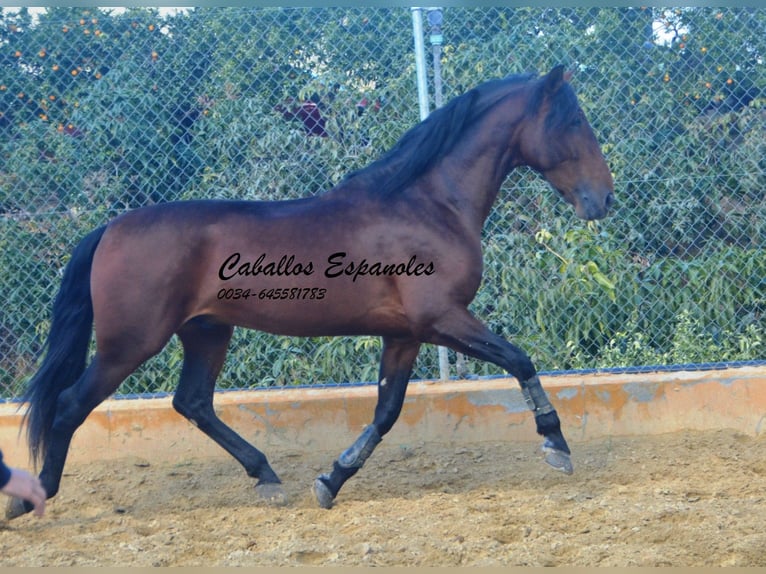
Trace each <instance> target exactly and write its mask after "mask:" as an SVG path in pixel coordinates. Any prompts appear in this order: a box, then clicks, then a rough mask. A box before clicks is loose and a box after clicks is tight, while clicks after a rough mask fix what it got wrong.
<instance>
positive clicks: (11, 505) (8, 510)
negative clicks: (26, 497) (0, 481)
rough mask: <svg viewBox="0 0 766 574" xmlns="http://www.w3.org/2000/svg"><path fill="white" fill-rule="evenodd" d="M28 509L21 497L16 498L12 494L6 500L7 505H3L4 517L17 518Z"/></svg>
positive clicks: (7, 518) (8, 518)
mask: <svg viewBox="0 0 766 574" xmlns="http://www.w3.org/2000/svg"><path fill="white" fill-rule="evenodd" d="M30 510H32V509H31V508H27V507H26V504H25V503H24V501H23V500H22V499H21V498H16V497H15V496H14V497H12V498H11V499H10V500H9V501H8V505H7V506H6V507H5V519H6V520H13V519H14V518H18V517H19V516H21V515H22V514H26V513H27V512H29V511H30Z"/></svg>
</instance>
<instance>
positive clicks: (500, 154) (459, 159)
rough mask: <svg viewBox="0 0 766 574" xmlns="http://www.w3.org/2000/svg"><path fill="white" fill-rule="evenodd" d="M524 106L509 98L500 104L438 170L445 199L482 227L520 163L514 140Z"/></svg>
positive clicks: (472, 222)
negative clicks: (506, 180) (475, 132)
mask: <svg viewBox="0 0 766 574" xmlns="http://www.w3.org/2000/svg"><path fill="white" fill-rule="evenodd" d="M522 115H523V107H521V106H519V105H518V104H513V103H512V102H510V101H506V102H504V103H501V104H498V106H497V107H496V109H493V110H492V111H491V112H490V113H488V114H486V116H485V117H484V118H483V119H482V120H481V122H480V125H478V126H477V127H476V130H477V135H474V137H466V138H465V140H464V141H463V142H462V143H461V144H460V145H459V146H457V147H456V149H455V150H454V151H453V153H451V154H450V155H449V156H448V157H446V158H444V160H443V162H442V163H441V165H440V166H437V167H436V170H437V171H439V170H443V173H441V174H439V176H438V177H439V180H440V181H441V182H442V185H441V192H442V194H443V200H446V201H448V202H450V203H451V204H452V205H454V206H456V208H457V209H459V211H460V212H461V213H462V216H463V217H464V218H466V219H467V220H470V223H471V224H472V225H473V226H474V227H476V228H477V229H479V230H480V229H481V228H482V227H483V225H484V221H485V220H486V219H487V217H488V216H489V213H490V211H491V209H492V206H493V204H494V203H495V200H496V199H497V195H498V193H499V191H500V186H501V185H502V184H503V182H504V181H505V179H506V177H508V174H509V173H510V172H511V170H512V169H513V168H514V167H516V165H517V160H518V158H517V153H516V145H515V140H516V139H517V136H516V133H515V132H516V130H517V128H518V125H519V120H520V118H521V117H522Z"/></svg>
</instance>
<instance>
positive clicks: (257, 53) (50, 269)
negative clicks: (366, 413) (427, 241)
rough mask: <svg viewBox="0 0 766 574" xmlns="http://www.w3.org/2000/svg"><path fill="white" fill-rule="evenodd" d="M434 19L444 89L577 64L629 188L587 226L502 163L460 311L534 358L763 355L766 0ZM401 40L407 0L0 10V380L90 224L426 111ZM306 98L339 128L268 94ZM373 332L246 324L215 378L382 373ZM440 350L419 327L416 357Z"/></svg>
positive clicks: (19, 378)
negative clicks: (477, 271)
mask: <svg viewBox="0 0 766 574" xmlns="http://www.w3.org/2000/svg"><path fill="white" fill-rule="evenodd" d="M442 32H443V36H444V45H443V46H442V51H441V69H442V79H443V91H444V99H445V101H446V100H448V99H449V98H450V97H453V96H456V95H458V94H460V93H462V92H464V91H465V90H467V89H469V88H470V87H472V86H474V85H476V84H478V83H479V82H481V81H484V80H486V79H489V78H491V77H497V76H504V75H507V74H510V73H519V72H526V71H538V72H545V71H547V70H548V69H550V68H551V67H552V66H553V65H555V64H559V63H563V64H566V65H567V66H568V67H569V68H570V69H572V70H574V72H575V75H574V79H573V84H574V85H575V88H576V90H577V92H578V95H579V97H580V100H581V102H582V104H583V108H584V110H585V112H586V115H587V116H588V119H589V121H590V123H591V124H592V125H593V127H594V130H595V131H596V134H597V136H598V138H599V140H600V141H601V142H602V144H603V149H604V152H605V154H606V156H607V159H608V162H609V164H610V167H611V169H612V171H613V173H614V176H615V183H616V188H617V206H616V213H615V215H614V216H613V217H611V218H610V219H607V220H604V221H601V222H598V224H589V225H586V224H583V223H582V222H581V221H579V220H576V219H575V218H574V216H573V214H572V212H571V208H570V207H569V206H567V205H565V204H564V203H563V202H562V201H561V200H560V198H558V197H557V196H556V195H555V194H554V193H552V192H551V190H550V189H549V187H548V186H547V184H545V183H544V182H543V181H542V180H541V178H540V177H539V176H538V175H537V174H534V173H532V172H531V171H529V170H517V171H515V172H514V173H512V175H511V176H510V177H509V178H508V181H507V182H506V183H505V185H504V186H503V189H502V190H501V194H500V197H499V199H498V202H497V204H496V205H495V208H494V210H493V211H492V213H491V214H490V216H489V218H488V220H487V222H486V225H485V230H484V245H485V274H484V281H483V284H482V287H481V289H480V292H479V294H478V296H477V298H476V299H475V301H474V302H473V304H472V306H471V309H472V311H473V312H474V313H475V314H476V315H477V316H478V317H479V318H481V319H482V320H483V321H485V322H486V323H487V324H488V325H489V326H490V328H491V329H492V330H494V331H495V332H498V333H499V334H502V335H503V336H505V337H507V338H509V339H511V340H513V341H514V342H515V343H517V344H518V345H519V346H520V347H522V348H523V349H525V350H527V351H528V352H529V353H530V354H531V355H532V357H533V359H534V360H535V361H536V363H537V365H538V367H539V368H540V369H547V370H553V369H571V368H592V367H607V366H627V365H636V364H669V363H690V362H715V361H732V360H754V359H764V358H765V356H764V340H765V336H764V327H763V325H764V319H763V318H764V312H765V311H766V279H764V278H766V256H765V255H764V245H765V244H766V143H764V142H766V139H764V137H763V135H764V126H766V115H764V114H765V112H764V103H765V102H766V67H765V66H764V63H763V59H764V54H765V53H766V11H764V10H762V9H753V8H726V9H719V8H684V9H660V8H599V7H591V8H544V9H540V8H505V7H493V8H458V7H454V8H453V7H448V8H445V9H444V27H443V30H442ZM426 34H427V30H426ZM426 43H427V38H426ZM412 44H413V42H412V22H411V12H410V10H409V9H401V8H370V7H355V8H318V9H303V8H263V9H245V8H234V7H231V8H196V9H192V10H189V11H186V12H182V13H180V14H178V15H174V16H165V15H161V14H160V12H159V11H158V10H156V9H151V8H130V9H127V10H124V11H119V12H118V11H112V10H110V9H100V8H72V7H50V8H47V9H46V10H45V11H44V12H43V13H41V14H40V15H39V17H38V19H37V21H35V20H34V19H33V17H32V16H31V15H30V13H29V12H28V11H27V10H26V9H22V10H21V11H19V12H18V13H10V12H8V11H5V10H2V11H0V290H2V293H3V296H4V305H3V307H2V309H0V395H1V396H8V397H14V396H18V394H19V393H20V390H21V388H22V387H23V382H24V380H25V379H26V378H27V377H28V376H29V375H30V374H31V372H32V371H33V366H34V361H35V360H36V357H37V356H38V354H39V352H40V350H41V347H42V344H43V342H44V339H45V335H46V334H47V327H48V321H49V316H48V313H49V309H50V305H51V302H52V299H53V297H54V295H55V293H56V290H57V289H58V285H59V282H60V277H61V273H62V269H63V266H64V264H65V262H66V260H67V258H68V257H69V253H70V252H71V249H72V247H73V246H74V244H75V243H76V242H77V240H78V239H79V238H80V237H82V236H83V235H84V234H85V233H86V232H87V231H88V230H90V229H92V228H93V227H96V226H97V225H100V224H102V223H104V222H105V221H107V220H108V219H109V218H110V217H112V216H114V215H115V214H117V213H120V212H122V211H124V210H125V209H128V208H132V207H136V206H140V205H145V204H150V203H156V202H160V201H169V200H174V199H188V198H197V197H218V198H235V197H236V198H246V199H271V200H279V199H287V198H294V197H304V196H307V195H313V194H318V193H322V192H323V191H325V190H326V189H328V188H330V187H332V186H333V185H334V184H335V183H337V182H338V181H339V180H340V179H341V178H342V177H343V176H344V175H345V174H347V173H348V172H350V171H352V170H354V169H357V168H360V167H362V166H364V165H366V164H368V163H369V162H370V161H372V160H374V159H375V158H377V157H378V156H379V155H380V154H381V153H383V152H384V151H385V150H387V149H388V148H390V147H391V146H392V145H393V144H394V143H395V142H396V140H397V139H398V138H399V136H400V135H401V134H402V133H404V131H405V130H406V129H408V128H409V127H410V126H412V125H413V124H415V123H416V122H417V121H418V110H417V105H416V100H417V98H416V94H415V84H414V59H413V57H412ZM427 44H428V43H427ZM432 73H433V72H432V70H431V71H429V74H431V75H432ZM432 79H433V78H432ZM307 100H311V101H313V102H316V103H318V105H319V106H320V109H321V113H322V117H323V119H324V121H325V130H326V133H327V136H328V137H314V136H307V134H306V131H305V129H304V127H303V126H302V124H301V122H300V121H299V120H297V119H293V120H290V119H286V118H285V117H284V115H283V113H282V112H281V111H279V110H280V106H282V108H283V109H288V108H290V106H295V105H298V104H300V103H301V102H303V101H307ZM379 354H380V341H379V340H378V339H376V338H369V337H359V338H348V339H345V338H313V339H311V338H310V339H293V338H285V337H274V336H272V335H268V334H264V333H259V332H252V331H244V330H242V331H237V332H236V333H235V337H234V339H233V341H232V343H231V352H230V356H229V360H228V361H227V363H226V365H225V368H224V372H223V373H222V375H221V378H220V380H219V385H220V386H221V387H222V388H238V387H246V386H273V385H277V386H279V385H295V384H310V383H335V382H338V383H339V382H345V381H359V380H366V381H367V380H374V379H375V378H376V376H377V369H378V360H379ZM181 361H182V349H181V347H180V343H178V342H177V341H175V340H174V341H172V342H171V344H170V345H168V347H167V348H166V349H165V350H164V351H163V352H162V353H160V354H159V355H158V356H157V357H155V358H154V359H152V360H151V361H149V362H148V363H147V364H146V365H144V366H143V367H142V368H141V369H139V371H138V372H136V373H135V374H134V375H133V376H132V377H131V378H130V380H129V381H128V382H127V383H126V385H125V386H124V387H123V388H122V389H121V390H122V391H124V392H145V391H162V390H172V389H173V388H174V387H175V384H176V380H177V377H178V373H179V369H180V362H181ZM470 368H471V370H472V371H473V372H474V373H476V374H491V373H496V372H497V368H496V367H495V366H493V365H487V364H483V363H478V362H471V364H470ZM436 373H437V365H436V354H435V352H434V351H433V350H432V349H428V348H426V349H424V351H423V352H422V353H421V356H420V358H419V360H418V363H417V365H416V373H415V376H416V377H422V378H430V377H434V376H436Z"/></svg>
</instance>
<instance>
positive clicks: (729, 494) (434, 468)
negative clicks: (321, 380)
mask: <svg viewBox="0 0 766 574" xmlns="http://www.w3.org/2000/svg"><path fill="white" fill-rule="evenodd" d="M573 446H574V447H575V452H574V457H573V460H574V462H575V465H576V466H575V474H574V475H572V476H566V475H563V474H559V473H557V472H555V471H552V470H549V469H548V467H547V466H546V465H545V464H543V463H542V462H541V460H540V455H539V454H538V452H537V445H534V444H530V443H522V444H499V443H486V442H485V443H478V444H470V445H465V444H462V445H446V444H423V443H418V442H413V444H412V445H411V446H407V447H402V446H387V445H386V444H385V441H384V443H383V444H381V445H380V447H379V448H378V450H377V451H376V452H375V454H374V455H373V457H372V458H371V459H370V460H369V461H368V462H367V465H366V466H365V468H364V469H363V470H362V471H361V472H360V473H359V474H358V475H357V476H356V477H355V478H353V479H352V480H351V481H350V482H349V483H347V485H346V487H345V489H344V490H343V491H341V493H340V495H339V497H338V499H337V501H336V505H335V507H334V508H332V509H331V510H322V509H320V508H318V507H317V506H316V503H315V502H314V499H313V497H312V495H311V493H310V489H309V486H310V484H311V482H312V481H313V479H314V477H315V476H316V475H317V474H318V473H319V472H324V471H326V470H329V468H330V464H331V461H332V459H333V458H334V456H335V454H337V453H326V452H324V453H303V452H272V453H269V455H270V460H271V462H272V465H273V466H274V468H275V469H276V470H277V472H279V473H280V474H281V476H282V480H283V481H284V483H285V489H286V491H287V493H288V496H289V497H290V502H289V504H288V505H287V506H285V507H280V508H273V507H267V506H264V505H262V504H260V503H258V502H257V501H256V500H255V497H254V489H253V481H252V480H251V479H249V478H247V476H246V475H245V474H244V472H243V471H242V470H241V468H240V467H239V466H238V465H237V464H236V463H235V462H234V461H233V460H231V459H228V458H223V457H222V458H220V459H215V460H211V459H206V460H200V461H192V460H189V461H184V462H181V463H178V464H149V463H147V462H146V461H143V460H141V459H135V458H130V459H123V460H120V461H111V462H98V463H92V464H79V465H75V464H71V465H68V466H67V468H66V472H65V477H64V481H63V483H62V488H61V491H60V493H59V494H58V496H57V497H56V498H55V499H53V500H52V501H49V506H48V512H47V514H46V516H45V517H44V518H42V519H36V518H34V517H32V516H24V517H22V518H19V519H17V520H15V521H12V522H10V523H4V524H3V523H0V565H3V566H85V565H89V566H151V565H155V566H192V565H198V566H249V565H307V564H312V565H386V566H392V565H461V566H467V565H534V566H554V565H575V566H630V565H641V566H664V565H667V566H699V565H708V566H722V565H731V566H764V565H766V529H764V522H765V521H766V436H764V435H763V434H762V435H760V436H758V437H752V436H745V435H743V434H739V433H735V432H732V431H715V432H703V433H699V432H697V433H688V434H682V433H674V434H669V435H662V436H655V437H649V438H628V439H625V438H620V439H618V438H613V439H603V440H598V441H592V442H587V443H579V444H574V445H573ZM0 502H2V503H3V504H4V502H5V501H0Z"/></svg>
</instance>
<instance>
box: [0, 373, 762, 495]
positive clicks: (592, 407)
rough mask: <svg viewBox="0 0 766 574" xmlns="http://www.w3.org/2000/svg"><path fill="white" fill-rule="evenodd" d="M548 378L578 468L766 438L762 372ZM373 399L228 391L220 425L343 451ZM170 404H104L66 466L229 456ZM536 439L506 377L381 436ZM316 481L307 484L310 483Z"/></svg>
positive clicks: (407, 410) (298, 391)
mask: <svg viewBox="0 0 766 574" xmlns="http://www.w3.org/2000/svg"><path fill="white" fill-rule="evenodd" d="M541 378H542V380H543V384H544V385H545V388H546V390H547V391H548V394H549V395H550V397H551V401H552V403H553V404H554V405H555V407H556V409H557V411H558V413H559V415H560V417H561V419H562V425H563V427H564V431H565V433H566V434H567V436H568V437H569V439H570V442H571V446H572V450H573V460H574V464H575V472H577V443H578V442H583V441H586V440H591V439H598V438H603V437H610V436H615V437H616V436H645V435H657V434H663V433H671V432H676V431H681V430H715V429H732V430H736V431H738V432H742V433H745V434H747V435H750V436H755V435H760V434H761V433H763V432H766V368H764V367H762V366H743V367H738V368H726V369H715V370H701V371H670V370H665V371H658V372H634V373H619V374H615V373H602V374H599V373H587V374H562V375H548V376H543V377H541ZM376 398H377V390H376V387H375V385H353V386H352V385H346V386H338V387H324V388H283V389H273V390H260V391H258V390H256V391H229V392H222V393H219V394H218V395H217V396H216V400H215V404H216V410H217V412H218V414H219V415H220V416H221V418H222V419H223V420H225V421H226V422H227V423H228V424H230V425H231V426H232V427H234V428H235V429H236V430H237V431H239V432H240V433H241V434H242V435H243V437H245V438H246V439H248V440H250V441H252V442H253V443H254V444H255V445H256V446H258V447H259V448H261V449H262V450H264V452H265V453H266V454H267V456H268V455H269V453H270V452H271V451H277V450H282V451H285V450H287V451H292V452H301V451H305V452H309V451H328V452H331V453H334V452H335V451H338V450H339V449H342V448H343V447H345V446H346V445H347V444H349V443H350V442H352V441H353V440H354V439H355V438H356V437H357V436H358V435H359V433H360V432H361V430H362V429H363V427H364V426H365V425H366V424H368V423H369V421H370V420H371V416H372V413H373V410H374V408H375V402H376ZM171 400H172V398H171V397H163V398H138V399H113V400H109V401H106V402H104V403H103V404H102V405H100V406H99V407H98V408H97V409H96V410H95V411H94V412H93V413H92V414H91V416H90V417H89V418H88V419H87V421H86V422H85V424H84V425H83V426H82V427H81V428H80V429H78V431H77V433H76V434H75V437H74V440H73V442H72V447H71V450H70V457H69V460H70V461H72V462H87V461H93V460H106V459H116V458H122V457H140V458H142V459H145V460H147V461H148V462H154V461H156V462H177V461H181V460H190V459H198V458H210V457H226V456H227V455H226V454H225V453H224V452H223V450H221V449H220V448H219V447H218V446H217V445H216V444H215V443H213V442H212V441H211V440H209V439H208V438H207V437H206V436H205V435H203V434H202V433H201V432H199V431H197V430H196V429H194V428H193V426H192V425H191V424H190V423H188V422H187V421H186V420H185V419H184V418H182V417H181V416H180V415H178V414H177V413H176V412H175V411H174V410H173V407H172V405H171ZM22 412H23V409H18V405H17V404H3V405H0V444H2V445H3V451H4V453H5V456H6V459H7V460H11V461H14V462H15V464H17V465H23V464H24V461H26V460H27V452H26V443H25V441H24V440H23V435H20V434H19V428H20V424H21V416H22V414H21V413H22ZM539 440H540V437H538V436H537V435H536V433H535V426H534V419H533V418H532V417H531V416H529V410H528V408H527V406H526V403H525V402H524V399H523V397H522V395H521V392H520V390H519V387H518V384H517V383H516V381H515V379H512V378H506V377H492V378H485V379H479V380H458V381H449V382H434V383H432V382H413V383H411V384H410V387H409V390H408V393H407V398H406V399H405V405H404V408H403V410H402V414H401V418H400V420H399V421H398V422H397V424H396V425H395V426H394V428H393V430H392V431H391V433H389V435H387V436H386V439H385V441H386V442H387V443H388V444H393V445H401V446H408V445H412V444H413V443H419V444H428V443H429V442H438V443H448V444H458V445H459V444H461V443H466V444H470V443H475V442H481V441H530V442H537V441H539ZM424 472H428V471H427V470H424ZM312 478H313V477H311V476H307V477H306V479H305V480H306V483H307V484H308V483H309V482H310V480H311V479H312Z"/></svg>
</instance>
